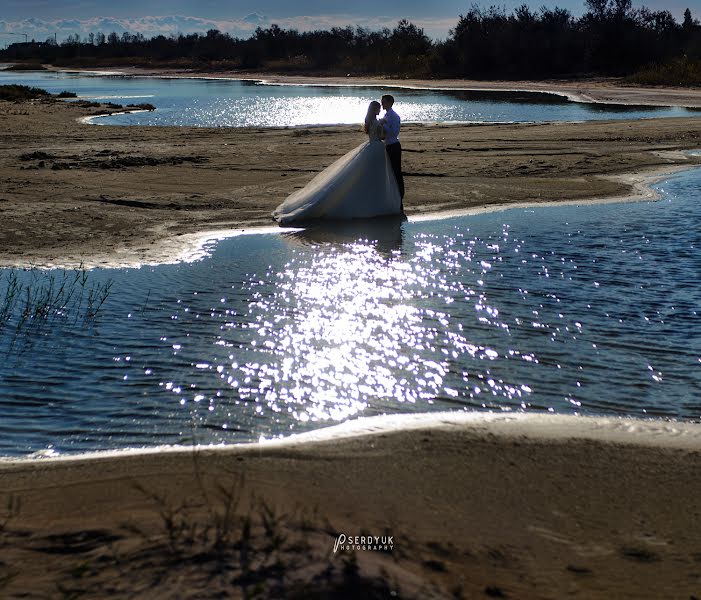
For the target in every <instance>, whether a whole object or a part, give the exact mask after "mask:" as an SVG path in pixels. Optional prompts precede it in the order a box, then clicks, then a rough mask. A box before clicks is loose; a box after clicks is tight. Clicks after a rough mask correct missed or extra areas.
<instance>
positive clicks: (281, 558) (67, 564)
mask: <svg viewBox="0 0 701 600" xmlns="http://www.w3.org/2000/svg"><path fill="white" fill-rule="evenodd" d="M700 458H701V430H700V429H699V427H698V426H697V425H691V424H673V423H661V422H655V421H649V422H644V421H635V420H627V419H591V418H586V417H573V416H569V417H568V416H554V415H550V416H542V415H541V416H538V415H520V416H516V415H510V416H509V415H484V414H482V415H475V414H460V413H442V414H441V413H439V414H435V415H432V416H429V415H413V416H412V415H405V416H403V417H376V418H371V419H361V420H358V421H355V422H350V423H346V424H344V425H341V426H339V427H337V428H333V429H328V430H325V431H321V432H316V433H312V434H310V435H308V436H304V435H303V436H300V437H299V439H297V440H296V439H292V440H287V441H283V442H273V443H265V444H252V445H246V446H238V447H229V448H221V447H220V448H200V449H198V450H197V451H196V452H194V451H192V450H187V449H185V450H180V451H174V450H162V451H160V452H142V453H133V454H119V455H117V456H115V455H111V456H110V455H108V456H104V457H100V456H94V457H92V458H76V459H49V460H47V459H41V460H33V461H27V460H24V461H0V489H1V490H2V493H1V494H0V496H4V498H0V499H1V500H3V505H4V504H5V499H6V498H7V497H13V498H15V500H16V501H18V502H21V504H20V507H19V509H18V510H17V511H16V516H14V517H13V518H11V519H10V520H9V521H8V522H7V524H6V525H5V527H4V529H5V531H4V533H3V534H0V548H2V553H1V554H0V556H1V557H2V558H1V559H0V590H3V589H4V592H2V591H0V594H2V596H3V597H6V598H19V597H28V598H40V597H49V596H50V594H51V592H52V590H56V589H63V590H66V593H68V592H72V593H75V594H78V595H77V596H75V597H79V595H80V594H81V593H82V594H86V595H87V597H106V596H107V594H109V595H110V597H116V598H126V597H144V598H146V597H148V598H174V597H178V598H219V597H227V598H240V597H244V595H243V590H244V588H246V586H247V585H248V586H249V587H248V588H247V589H248V591H249V593H250V591H251V589H253V582H255V581H257V579H256V577H260V578H261V579H262V580H263V581H265V582H266V583H265V584H264V586H263V589H265V590H267V591H266V592H264V593H263V594H262V595H261V597H274V595H273V594H272V593H269V592H270V590H272V589H273V587H272V586H273V584H274V582H275V581H278V580H279V581H285V582H288V583H286V584H285V585H287V587H284V586H283V589H284V590H286V592H285V593H284V594H282V595H281V596H277V597H300V598H302V597H308V596H305V595H304V594H302V595H300V596H294V594H293V593H292V591H293V590H295V589H296V588H295V587H294V584H293V583H291V582H293V581H294V580H295V578H298V579H299V578H304V579H305V580H307V581H308V582H310V581H312V580H313V575H314V574H317V575H318V574H319V573H321V572H323V571H324V570H326V572H327V573H330V572H335V573H336V578H337V579H338V578H339V577H341V576H340V575H339V573H341V572H342V571H343V569H344V568H346V567H344V564H347V562H348V560H349V557H350V553H349V552H347V551H345V550H344V551H343V552H339V553H337V554H334V553H333V546H334V542H335V539H336V537H337V536H338V535H339V534H341V533H345V534H346V535H347V536H350V535H373V536H378V537H379V536H385V537H387V536H392V537H393V540H392V542H393V548H392V550H391V551H389V552H377V551H369V550H362V549H361V550H357V551H356V553H355V554H356V557H357V560H358V567H357V569H358V571H359V573H358V574H357V575H356V580H355V581H358V580H360V578H361V577H366V578H367V579H368V580H370V579H372V577H373V576H374V575H377V577H376V578H375V581H379V582H383V585H384V584H386V585H388V586H389V589H390V590H394V591H397V590H399V591H400V594H399V596H398V597H402V598H407V597H410V598H488V597H497V598H518V599H521V600H526V599H531V598H533V599H535V598H550V599H561V598H565V597H568V598H569V597H571V598H582V599H587V600H594V599H598V598H601V599H610V598H620V599H626V598H630V599H641V598H650V599H653V598H654V599H659V598H684V599H685V600H686V599H688V598H694V597H695V596H694V594H698V590H699V589H701V566H700V565H701V541H700V540H701V520H700V519H699V515H700V513H701V483H699V482H700V480H699V477H698V469H699V459H700ZM217 486H219V487H217ZM231 493H233V494H236V495H239V496H240V499H241V503H240V504H239V505H238V509H237V510H236V511H232V512H231V514H230V515H229V519H230V522H231V523H233V524H234V525H232V530H233V533H232V536H231V537H230V538H227V540H226V545H225V547H224V548H223V549H222V551H221V553H220V557H223V558H221V560H222V561H223V562H225V566H222V565H220V567H217V564H218V563H217V560H216V559H215V558H216V556H218V555H217V553H216V552H215V551H214V550H213V549H212V544H213V542H212V541H211V540H210V541H209V542H204V541H201V538H200V537H198V536H197V535H195V536H193V540H192V541H191V542H190V543H188V542H187V541H186V539H187V536H186V533H185V532H184V531H183V530H187V528H188V527H192V526H193V524H198V525H199V526H200V527H204V525H205V524H206V523H209V524H212V523H214V522H215V519H214V517H213V514H214V513H216V512H217V511H218V514H219V515H220V516H221V515H223V514H224V507H225V499H226V498H227V497H229V496H227V494H231ZM263 506H266V507H267V509H263V508H262V507H263ZM182 507H187V508H182ZM266 511H267V514H268V515H271V514H273V515H275V517H274V518H273V521H274V522H275V525H274V527H273V528H274V529H276V530H277V531H278V533H279V534H280V539H281V540H283V541H279V542H278V543H277V545H276V546H275V549H274V550H271V549H270V539H272V534H267V535H266V530H265V527H264V526H263V525H262V524H261V520H262V515H264V514H266ZM1 514H2V513H0V516H1ZM237 515H253V518H254V526H253V528H252V533H251V536H250V540H251V541H250V542H249V549H250V558H251V565H257V566H256V567H253V566H252V567H251V569H250V573H249V579H245V578H243V579H242V578H241V573H240V571H239V570H237V568H238V567H237V566H236V565H239V564H240V560H241V553H240V550H241V544H242V542H241V540H242V536H243V534H242V530H241V525H240V524H238V525H237V524H236V523H238V521H237V520H236V519H237V518H238V517H237ZM179 519H181V520H182V521H183V522H184V523H185V526H184V527H180V526H179ZM269 522H270V521H269ZM0 523H2V520H0ZM243 537H245V536H243ZM299 544H304V547H303V550H301V549H300V546H299ZM300 552H301V554H300ZM207 559H209V560H207ZM273 563H277V564H278V571H277V575H271V574H270V572H268V571H266V569H265V565H270V564H273ZM256 569H259V570H256ZM382 570H384V572H381V571H382ZM13 573H14V574H15V575H14V577H10V579H9V580H4V579H3V577H4V576H6V575H7V574H10V575H12V574H13ZM256 573H258V575H256ZM266 574H267V575H266ZM373 574H374V575H373ZM320 577H321V576H320ZM323 580H324V579H323V577H321V579H320V581H323ZM328 580H329V581H331V580H333V577H332V576H329V577H328ZM3 581H7V583H6V584H5V587H4V588H3ZM327 585H331V584H327ZM266 586H267V587H266ZM322 587H323V586H322ZM352 589H355V588H352ZM23 592H27V593H28V595H27V596H22V595H21V594H22V593H23ZM307 592H308V590H307ZM130 594H132V595H130ZM314 597H316V596H314ZM330 597H333V596H330ZM348 597H370V596H367V595H364V594H358V595H355V596H348ZM377 597H389V596H377Z"/></svg>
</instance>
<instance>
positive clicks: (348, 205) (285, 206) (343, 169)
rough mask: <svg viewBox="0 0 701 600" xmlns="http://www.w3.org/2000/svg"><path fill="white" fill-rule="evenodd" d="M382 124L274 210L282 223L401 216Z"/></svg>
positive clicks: (373, 127) (395, 182)
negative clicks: (364, 140)
mask: <svg viewBox="0 0 701 600" xmlns="http://www.w3.org/2000/svg"><path fill="white" fill-rule="evenodd" d="M381 136H382V125H381V124H380V123H379V122H377V121H375V122H373V123H371V125H370V131H369V132H368V138H369V139H368V141H367V142H365V143H364V144H361V145H360V146H358V147H357V148H353V150H351V151H350V152H348V153H347V154H345V155H344V156H342V157H341V158H339V159H338V160H337V161H336V162H334V163H332V164H331V165H329V166H328V167H327V168H326V169H324V170H323V171H322V172H321V173H319V174H318V175H316V177H314V179H312V180H311V181H310V182H309V183H308V184H307V185H306V186H305V187H304V188H302V189H301V190H297V191H296V192H294V193H293V194H290V195H289V196H288V197H287V198H286V199H285V201H284V202H283V203H282V204H281V205H280V206H278V207H277V208H276V209H275V212H273V218H274V219H275V220H276V221H278V222H279V223H280V224H281V225H289V224H293V223H302V222H306V221H314V220H318V219H328V220H343V219H367V218H370V217H379V216H382V215H398V214H400V212H401V198H400V197H399V188H398V187H397V180H396V179H395V177H394V173H393V172H392V166H391V165H390V162H389V158H388V157H387V151H386V150H385V144H384V142H383V141H382V139H381Z"/></svg>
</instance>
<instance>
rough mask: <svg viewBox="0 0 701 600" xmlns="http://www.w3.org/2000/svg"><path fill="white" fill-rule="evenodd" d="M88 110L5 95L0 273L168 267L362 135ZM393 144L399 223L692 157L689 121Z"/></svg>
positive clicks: (693, 134) (619, 184) (617, 182)
mask: <svg viewBox="0 0 701 600" xmlns="http://www.w3.org/2000/svg"><path fill="white" fill-rule="evenodd" d="M95 110H96V109H90V108H85V107H80V106H76V105H73V104H69V103H61V102H39V101H36V102H31V103H24V104H11V103H4V102H0V127H1V133H0V181H1V182H2V186H1V187H0V217H1V218H2V223H3V227H2V228H1V229H0V265H3V266H27V265H30V264H33V265H40V266H52V265H54V266H56V265H61V266H64V265H78V264H80V263H83V264H85V265H88V266H95V265H134V264H142V263H156V262H168V261H175V260H178V259H179V258H180V257H182V256H183V255H184V254H186V253H188V252H190V251H192V250H193V247H194V246H196V244H197V243H198V242H199V241H200V238H201V235H202V234H203V233H205V232H212V231H214V232H222V231H231V230H236V229H238V230H241V229H242V228H249V227H260V226H271V225H274V224H273V223H272V221H271V217H270V214H271V212H272V210H273V209H274V208H275V207H276V206H277V205H278V204H279V203H280V202H281V201H282V200H283V199H284V198H285V197H286V196H287V195H288V194H290V193H291V192H292V191H294V190H295V189H298V188H300V187H303V186H304V185H305V184H306V183H307V182H308V181H309V180H310V179H311V178H312V177H313V176H314V175H315V174H316V173H317V172H319V171H320V170H321V169H323V168H324V167H325V166H327V165H328V164H330V163H331V162H332V161H333V160H335V159H336V158H338V157H339V156H341V155H342V154H344V153H345V152H347V151H348V150H350V149H351V148H353V147H354V146H356V145H357V144H359V143H362V141H363V139H364V136H363V134H362V133H361V132H360V131H359V129H358V128H356V127H349V126H344V127H309V128H294V129H290V128H287V129H228V128H221V129H205V128H161V127H110V126H94V125H86V124H81V123H79V122H78V119H80V118H83V117H85V116H89V115H90V114H92V113H93V112H94V111H95ZM402 143H403V147H404V170H405V178H406V183H407V190H408V192H407V197H406V199H405V207H406V210H407V213H408V214H409V217H410V218H415V217H417V216H420V215H426V214H430V213H435V212H447V211H463V212H464V211H469V210H473V211H475V210H489V209H495V208H503V207H505V206H511V205H514V206H516V205H532V204H538V203H546V202H562V201H570V202H572V201H574V202H584V201H591V200H594V199H604V200H612V199H624V198H629V197H630V196H631V195H635V194H638V193H639V192H640V191H641V189H640V185H639V184H640V183H641V182H648V181H650V180H651V178H652V179H654V177H655V176H657V175H659V174H660V173H669V172H672V171H674V170H675V169H678V168H681V167H688V166H692V165H694V164H699V161H701V158H699V157H689V156H687V155H685V154H684V153H683V152H684V151H685V150H688V149H696V148H701V129H700V128H699V127H698V121H697V120H696V119H693V118H670V119H651V120H642V121H630V122H629V121H612V122H597V121H593V122H586V123H550V124H540V125H533V124H515V125H514V124H512V125H405V126H404V127H403V129H402ZM636 186H637V188H638V189H637V190H636ZM643 191H644V190H643ZM211 235H216V233H214V234H211Z"/></svg>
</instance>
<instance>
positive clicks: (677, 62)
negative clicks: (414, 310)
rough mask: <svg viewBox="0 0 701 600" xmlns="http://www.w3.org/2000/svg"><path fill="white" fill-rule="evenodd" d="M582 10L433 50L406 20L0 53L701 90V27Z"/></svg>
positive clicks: (477, 32) (135, 38)
mask: <svg viewBox="0 0 701 600" xmlns="http://www.w3.org/2000/svg"><path fill="white" fill-rule="evenodd" d="M585 7H586V11H585V13H584V14H583V15H582V16H581V17H574V16H573V15H572V13H571V12H570V11H569V10H566V9H562V8H553V9H549V8H546V7H543V8H541V9H539V10H532V9H531V8H529V7H528V6H527V5H525V4H524V5H523V6H521V7H520V8H517V9H515V10H514V11H512V12H507V11H506V9H505V8H503V7H499V6H490V7H488V8H482V7H480V6H479V5H476V4H473V5H472V6H471V8H470V9H469V10H468V11H467V12H466V13H465V14H462V15H460V16H459V18H458V21H457V23H456V25H455V27H454V28H453V29H452V30H451V31H450V33H449V35H448V37H447V39H445V40H431V39H430V38H429V37H428V36H427V35H426V34H425V32H424V30H423V29H422V28H420V27H417V26H416V25H415V24H413V23H411V22H409V21H407V20H401V21H399V22H398V23H397V25H396V27H394V28H393V29H389V28H383V29H380V30H378V31H371V30H369V29H366V28H362V27H350V26H349V27H334V28H332V29H330V30H318V31H298V30H296V29H283V28H281V27H279V26H277V25H271V26H270V27H266V28H262V27H259V28H257V29H256V30H255V32H254V33H253V35H252V36H251V37H250V38H248V39H241V38H237V37H234V36H231V35H229V34H227V33H222V32H220V31H218V30H214V29H213V30H210V31H207V32H206V33H204V34H200V33H193V34H189V35H183V34H180V35H171V36H163V35H158V36H155V37H152V38H148V39H147V38H145V37H144V36H143V35H141V34H138V33H137V34H131V33H123V34H122V35H118V34H116V33H110V34H109V35H105V34H104V33H95V34H92V33H91V34H90V35H89V36H87V37H86V38H83V39H81V38H80V36H78V35H73V36H70V37H69V38H68V39H66V40H65V41H63V42H62V43H60V44H57V43H55V42H54V41H53V39H49V40H47V41H46V42H45V43H42V44H31V43H30V44H14V45H12V46H10V47H9V48H7V49H6V50H4V51H2V52H0V60H4V61H13V60H24V61H41V62H46V63H52V64H56V65H71V66H81V65H108V64H112V65H117V64H120V65H123V64H133V65H138V66H180V67H194V68H199V69H221V68H227V69H243V70H269V71H279V72H285V71H290V72H310V73H312V72H313V73H321V74H352V75H363V74H367V75H377V74H381V75H385V76H396V77H402V76H418V77H429V78H430V77H460V78H462V77H464V78H475V79H483V78H502V79H513V78H527V77H528V78H548V77H554V78H558V77H573V76H574V77H578V76H592V75H603V76H626V75H627V76H630V75H634V74H635V76H636V77H638V78H640V77H642V78H643V79H645V77H647V78H648V79H655V78H658V79H660V80H659V81H650V82H652V83H698V84H701V68H700V67H699V65H701V26H700V25H699V22H698V20H696V19H694V17H693V16H692V14H691V11H690V10H689V9H687V10H686V12H685V13H684V17H683V20H682V22H677V21H676V20H675V18H674V16H673V15H672V14H671V13H670V12H669V11H667V10H659V11H653V10H650V9H648V8H646V7H643V8H640V9H636V8H633V6H632V1H631V0H586V2H585ZM694 76H697V77H698V81H694ZM665 77H667V78H669V77H671V78H672V79H675V78H684V79H686V81H678V82H677V81H664V80H663V79H664V78H665Z"/></svg>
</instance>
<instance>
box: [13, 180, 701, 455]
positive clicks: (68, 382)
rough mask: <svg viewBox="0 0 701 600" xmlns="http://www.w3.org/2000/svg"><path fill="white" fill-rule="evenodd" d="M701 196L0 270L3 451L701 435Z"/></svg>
mask: <svg viewBox="0 0 701 600" xmlns="http://www.w3.org/2000/svg"><path fill="white" fill-rule="evenodd" d="M699 185H701V171H693V172H687V173H684V174H681V175H678V176H675V177H674V178H672V179H670V180H669V181H666V182H664V183H663V184H660V185H659V186H658V187H659V188H660V190H661V192H662V193H663V199H662V200H661V201H660V202H657V203H653V202H644V203H627V204H610V205H596V206H582V207H572V206H560V207H547V208H538V209H511V210H508V211H505V212H498V213H491V214H483V215H479V216H471V217H460V218H452V219H446V220H437V221H426V222H402V221H399V220H396V219H389V220H376V221H373V222H365V223H363V222H358V223H350V224H347V225H345V226H342V227H341V226H335V227H332V226H327V227H323V228H321V227H320V228H312V229H309V230H307V231H289V230H288V231H282V232H280V233H277V234H253V235H243V236H239V237H235V238H230V239H227V240H224V241H221V242H219V243H216V244H215V243H211V244H209V245H208V247H207V251H208V255H207V256H206V257H205V258H203V259H202V260H200V261H198V262H194V263H191V264H178V265H164V266H159V267H144V268H141V269H128V270H101V269H98V270H94V271H90V272H86V273H72V272H68V273H62V272H59V271H36V270H34V271H31V270H30V271H23V270H8V269H5V270H0V317H2V320H0V323H2V325H1V326H0V327H1V328H0V351H1V352H2V362H1V363H0V414H1V415H2V419H0V455H10V456H20V455H26V454H29V453H32V452H37V451H41V452H48V453H56V452H58V453H75V452H83V451H88V450H96V449H105V448H127V447H141V446H157V445H161V444H189V443H192V442H193V441H197V442H201V443H219V442H221V443H234V442H242V441H252V440H258V439H260V438H261V437H276V436H280V435H287V434H290V433H294V432H301V431H306V430H309V429H312V428H318V427H323V426H326V425H330V424H334V423H338V422H341V421H344V420H346V419H351V418H354V417H357V416H361V415H363V416H368V415H375V414H382V413H398V412H414V411H417V412H419V411H433V410H446V409H450V410H468V411H474V410H478V411H485V410H490V411H528V412H541V413H548V412H555V413H568V414H588V415H621V416H623V415H631V416H637V417H665V418H674V419H683V420H699V418H701V320H700V319H699V315H698V313H697V311H698V310H699V308H701V287H699V285H698V278H699V273H701V253H700V252H699V248H700V247H701V231H700V230H699V228H698V227H696V226H695V224H696V223H698V222H699V220H700V219H701V204H700V203H699V202H698V200H697V199H698V189H699ZM27 298H29V300H27ZM103 301H104V302H103ZM101 302H103V303H102V304H100V303H101Z"/></svg>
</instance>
